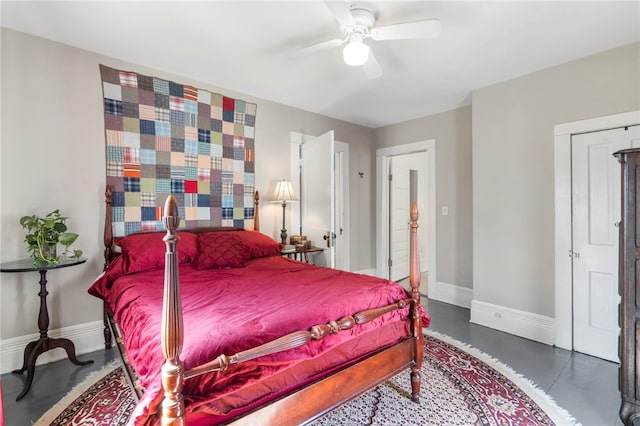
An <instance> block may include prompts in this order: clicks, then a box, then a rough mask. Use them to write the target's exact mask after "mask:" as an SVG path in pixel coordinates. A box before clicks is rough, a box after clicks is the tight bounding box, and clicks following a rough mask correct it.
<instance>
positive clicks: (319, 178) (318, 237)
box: [300, 130, 335, 268]
mask: <svg viewBox="0 0 640 426" xmlns="http://www.w3.org/2000/svg"><path fill="white" fill-rule="evenodd" d="M334 152H335V148H334V138H333V130H332V131H330V132H327V133H325V134H324V135H322V136H318V137H317V138H314V139H312V140H309V141H306V142H305V143H303V144H302V145H301V147H300V153H301V157H302V158H301V164H302V170H303V171H304V172H303V173H302V176H301V179H300V180H301V186H302V190H301V192H302V195H301V196H300V207H301V216H302V218H301V220H302V222H301V223H302V233H303V235H306V236H307V238H308V239H309V240H311V242H312V244H313V245H314V246H316V247H322V248H324V249H325V250H324V251H323V252H322V253H317V254H315V255H314V263H315V264H317V265H322V266H329V267H331V268H333V267H334V266H335V249H334V236H335V222H334V211H335V189H334V184H335V170H334Z"/></svg>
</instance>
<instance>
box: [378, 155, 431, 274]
mask: <svg viewBox="0 0 640 426" xmlns="http://www.w3.org/2000/svg"><path fill="white" fill-rule="evenodd" d="M388 161H389V164H388V167H389V206H388V207H389V227H388V229H389V231H388V232H389V260H388V267H389V279H391V280H393V281H399V280H402V279H404V278H407V277H408V276H409V236H410V232H411V221H410V219H409V217H410V210H411V205H412V204H413V203H416V204H417V205H418V206H419V207H423V206H425V205H426V195H427V191H426V188H427V170H426V167H427V153H426V151H423V152H415V153H411V154H402V155H396V156H392V157H389V159H388ZM424 213H426V212H424ZM424 216H425V215H424V214H423V218H424ZM426 229H427V228H426V226H422V227H419V228H418V242H421V243H422V247H421V250H420V256H421V257H420V259H421V263H422V265H421V267H420V270H421V271H424V270H426V269H428V262H425V260H427V259H423V257H426V255H427V250H426V249H425V247H426V245H425V242H426V241H427V240H426V239H427V233H426V232H425V231H426Z"/></svg>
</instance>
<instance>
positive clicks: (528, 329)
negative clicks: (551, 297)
mask: <svg viewBox="0 0 640 426" xmlns="http://www.w3.org/2000/svg"><path fill="white" fill-rule="evenodd" d="M470 322H472V323H474V324H478V325H483V326H485V327H489V328H493V329H496V330H500V331H504V332H505V333H509V334H514V335H516V336H520V337H524V338H526V339H530V340H535V341H536V342H540V343H545V344H547V345H552V346H553V344H554V343H555V319H554V318H551V317H546V316H544V315H538V314H533V313H531V312H526V311H520V310H517V309H512V308H507V307H505V306H500V305H493V304H491V303H486V302H481V301H478V300H473V301H472V302H471V320H470Z"/></svg>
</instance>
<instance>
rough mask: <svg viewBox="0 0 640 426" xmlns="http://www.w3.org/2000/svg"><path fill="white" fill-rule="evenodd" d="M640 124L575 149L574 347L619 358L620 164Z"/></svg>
mask: <svg viewBox="0 0 640 426" xmlns="http://www.w3.org/2000/svg"><path fill="white" fill-rule="evenodd" d="M638 129H639V128H638V127H637V126H636V127H635V128H633V127H632V128H628V130H625V129H613V130H606V131H602V132H592V133H585V134H581V135H574V136H572V138H571V150H572V215H573V249H572V253H570V255H571V256H572V257H573V348H574V349H575V350H576V351H578V352H583V353H586V354H589V355H593V356H597V357H599V358H604V359H607V360H610V361H614V362H617V361H618V333H619V328H618V304H619V301H620V297H619V295H618V228H617V227H616V224H617V223H618V222H619V221H620V166H619V164H617V160H616V159H615V158H614V157H613V155H612V154H613V153H614V152H616V151H618V150H620V149H625V148H631V147H632V146H636V145H638Z"/></svg>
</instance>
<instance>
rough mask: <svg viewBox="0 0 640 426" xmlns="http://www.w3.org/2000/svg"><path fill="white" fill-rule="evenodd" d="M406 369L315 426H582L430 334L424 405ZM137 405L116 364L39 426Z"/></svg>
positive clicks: (119, 416)
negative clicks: (414, 395) (412, 392)
mask: <svg viewBox="0 0 640 426" xmlns="http://www.w3.org/2000/svg"><path fill="white" fill-rule="evenodd" d="M410 389H411V384H410V379H409V374H408V372H404V373H402V374H399V375H397V376H396V377H394V378H393V379H391V380H389V381H387V382H385V383H383V384H382V385H380V386H378V387H377V388H375V389H373V390H371V391H369V392H367V393H365V394H364V395H362V396H360V397H359V398H357V399H355V400H354V401H351V402H350V403H348V404H346V405H344V406H343V407H341V408H339V409H337V410H335V411H333V412H331V413H329V414H327V415H325V416H324V417H321V418H320V419H318V420H316V421H315V422H314V423H313V425H314V426H338V425H342V426H352V425H403V426H410V425H415V426H417V425H421V426H422V425H447V426H449V425H483V426H484V425H486V426H494V425H495V426H498V425H532V426H533V425H563V426H564V425H577V424H578V423H577V422H576V420H575V419H574V418H573V417H572V416H571V415H570V414H569V413H568V412H567V411H566V410H564V409H562V408H560V407H558V406H557V405H556V404H555V402H554V401H553V400H552V399H551V398H550V397H549V396H548V395H546V394H545V393H544V392H542V391H541V390H540V389H538V388H537V387H536V386H535V385H534V384H533V383H531V382H530V381H529V380H527V379H524V378H523V377H521V376H520V375H518V374H517V373H516V372H514V371H513V370H512V369H511V368H509V367H507V366H506V365H504V364H502V363H501V362H500V361H498V360H496V359H493V358H491V357H489V356H488V355H486V354H484V353H482V352H480V351H478V350H477V349H474V348H472V347H469V346H467V345H465V344H463V343H460V342H458V341H456V340H454V339H451V338H450V337H448V336H444V335H441V334H438V333H434V332H428V334H427V335H426V336H425V352H424V363H423V365H422V388H421V392H420V398H421V404H420V405H419V406H418V405H416V404H414V403H413V402H411V400H410V399H409V397H410V395H409V393H408V391H409V390H410ZM133 406H134V400H133V396H132V394H131V391H130V389H129V386H128V384H127V382H126V380H125V377H124V372H123V370H122V368H121V367H120V365H119V364H118V363H117V362H113V363H111V364H109V365H108V366H106V367H105V368H104V369H103V370H101V371H100V372H98V373H96V374H95V375H92V376H91V377H88V378H87V379H86V380H85V382H83V383H82V384H80V385H79V386H78V387H77V388H76V389H74V390H73V391H72V392H71V393H70V394H69V395H67V396H66V397H65V398H64V399H63V400H62V401H60V402H59V403H58V404H57V405H56V406H55V407H53V408H52V409H51V410H49V412H47V413H45V415H44V416H42V418H41V419H40V420H38V422H36V425H124V424H126V423H127V420H128V416H129V413H130V412H131V410H132V409H133Z"/></svg>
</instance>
